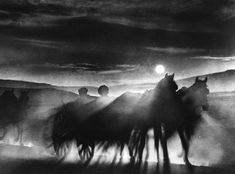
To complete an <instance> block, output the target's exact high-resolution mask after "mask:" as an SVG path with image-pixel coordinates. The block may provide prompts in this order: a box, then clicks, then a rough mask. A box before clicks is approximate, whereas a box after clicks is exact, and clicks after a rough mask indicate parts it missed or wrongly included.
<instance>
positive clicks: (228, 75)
mask: <svg viewBox="0 0 235 174" xmlns="http://www.w3.org/2000/svg"><path fill="white" fill-rule="evenodd" d="M205 77H208V87H209V89H210V91H211V92H230V91H235V70H227V71H224V72H218V73H212V74H205V75H202V76H200V78H202V79H203V78H205ZM195 78H196V76H194V77H190V78H186V79H180V80H177V84H178V85H179V87H182V86H190V85H192V84H193V83H194V81H195ZM155 86H156V84H155V83H142V84H121V85H115V86H110V94H111V95H120V94H122V93H124V92H126V91H132V92H144V91H145V90H147V89H153V88H154V87H155ZM81 87H84V86H55V85H50V84H47V83H36V82H28V81H17V80H0V88H15V89H56V90H62V91H68V92H72V93H76V94H77V93H78V89H79V88H81ZM85 87H87V88H88V91H89V94H91V95H98V93H97V89H98V87H95V86H85Z"/></svg>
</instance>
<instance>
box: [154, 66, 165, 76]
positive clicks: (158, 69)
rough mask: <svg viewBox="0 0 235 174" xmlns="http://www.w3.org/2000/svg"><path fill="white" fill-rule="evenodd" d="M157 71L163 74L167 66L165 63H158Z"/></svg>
mask: <svg viewBox="0 0 235 174" xmlns="http://www.w3.org/2000/svg"><path fill="white" fill-rule="evenodd" d="M155 71H156V73H157V74H162V73H164V72H165V67H164V66H163V65H156V67H155Z"/></svg>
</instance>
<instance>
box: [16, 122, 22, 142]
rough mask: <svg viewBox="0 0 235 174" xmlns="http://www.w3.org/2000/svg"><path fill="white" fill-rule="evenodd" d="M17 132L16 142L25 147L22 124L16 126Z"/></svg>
mask: <svg viewBox="0 0 235 174" xmlns="http://www.w3.org/2000/svg"><path fill="white" fill-rule="evenodd" d="M15 127H16V130H17V137H16V138H15V141H16V142H17V141H19V143H20V145H23V143H22V137H23V127H22V125H21V124H20V123H16V124H15Z"/></svg>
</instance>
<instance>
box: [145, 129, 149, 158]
mask: <svg viewBox="0 0 235 174" xmlns="http://www.w3.org/2000/svg"><path fill="white" fill-rule="evenodd" d="M145 145H146V157H145V162H146V161H147V160H148V159H149V135H148V132H147V133H146V140H145Z"/></svg>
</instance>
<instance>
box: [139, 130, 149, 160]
mask: <svg viewBox="0 0 235 174" xmlns="http://www.w3.org/2000/svg"><path fill="white" fill-rule="evenodd" d="M146 135H147V129H145V130H142V131H141V132H140V145H139V148H138V153H139V163H141V161H142V156H143V151H144V146H145V141H146V139H145V138H146Z"/></svg>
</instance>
